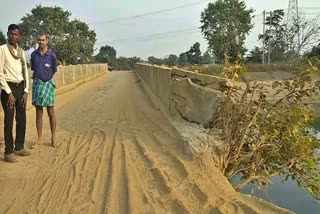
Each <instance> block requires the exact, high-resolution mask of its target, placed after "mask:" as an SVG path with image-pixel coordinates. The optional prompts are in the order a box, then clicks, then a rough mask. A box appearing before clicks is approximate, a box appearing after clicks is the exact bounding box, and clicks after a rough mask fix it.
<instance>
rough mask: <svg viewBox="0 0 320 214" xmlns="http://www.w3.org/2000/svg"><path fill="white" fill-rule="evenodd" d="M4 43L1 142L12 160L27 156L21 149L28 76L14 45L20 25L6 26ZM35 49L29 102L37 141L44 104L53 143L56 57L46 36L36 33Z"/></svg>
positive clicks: (0, 76)
mask: <svg viewBox="0 0 320 214" xmlns="http://www.w3.org/2000/svg"><path fill="white" fill-rule="evenodd" d="M7 35H8V43H7V44H5V45H2V46H0V87H1V89H2V91H1V103H2V107H3V111H4V141H5V153H4V160H5V161H6V162H11V163H12V162H16V161H17V159H16V157H15V155H20V156H29V155H30V154H31V153H30V152H29V151H28V150H27V149H25V146H24V143H25V134H26V105H27V98H28V90H29V76H28V71H27V63H26V58H25V54H24V51H23V50H22V49H21V47H20V46H19V45H18V42H19V40H20V28H19V26H18V25H15V24H11V25H9V27H8V33H7ZM38 44H39V49H37V50H35V51H34V52H33V53H32V55H31V69H32V70H33V71H34V74H33V86H32V104H33V105H35V107H36V126H37V133H38V140H37V142H36V143H35V144H34V145H33V146H32V148H35V147H36V146H37V145H39V144H40V143H41V142H42V115H43V107H47V112H48V115H49V120H50V128H51V144H52V146H55V129H56V118H55V113H54V104H55V85H54V83H53V81H52V78H53V76H54V74H55V72H56V71H57V57H56V55H55V54H54V53H53V52H52V51H51V49H49V47H48V36H47V34H45V33H39V35H38ZM14 114H16V138H15V141H14V140H13V135H12V129H13V118H14Z"/></svg>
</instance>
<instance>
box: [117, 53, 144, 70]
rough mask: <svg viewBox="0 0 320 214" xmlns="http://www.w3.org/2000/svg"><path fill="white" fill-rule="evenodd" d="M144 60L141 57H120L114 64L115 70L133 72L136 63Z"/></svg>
mask: <svg viewBox="0 0 320 214" xmlns="http://www.w3.org/2000/svg"><path fill="white" fill-rule="evenodd" d="M141 61H142V60H141V59H140V58H139V57H136V56H134V57H129V58H127V57H119V58H117V59H116V60H115V61H114V63H113V66H114V69H115V70H133V69H134V68H135V65H136V63H138V62H141Z"/></svg>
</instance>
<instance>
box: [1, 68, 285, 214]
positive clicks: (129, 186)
mask: <svg viewBox="0 0 320 214" xmlns="http://www.w3.org/2000/svg"><path fill="white" fill-rule="evenodd" d="M56 114H57V120H58V130H57V131H58V132H57V133H58V137H57V138H58V139H57V141H58V144H59V147H58V148H51V147H49V139H50V132H49V125H48V122H47V117H45V121H46V122H45V123H44V126H45V132H44V134H45V137H46V142H45V144H44V145H43V146H41V147H40V148H39V149H37V150H36V151H35V152H34V153H33V155H32V156H31V157H27V158H20V159H19V162H18V163H16V164H7V163H4V162H3V159H1V161H0V213H13V214H16V213H49V214H52V213H286V212H285V211H283V210H280V209H277V208H275V207H273V206H271V205H270V204H268V203H265V202H262V201H260V200H257V199H253V198H251V197H246V196H242V195H240V194H238V193H236V192H235V191H234V190H233V189H232V187H231V186H230V185H229V183H228V182H227V180H226V179H225V178H224V177H223V176H221V174H220V173H219V172H218V171H217V170H216V169H215V168H214V167H213V163H212V162H211V159H210V158H208V157H206V156H205V155H203V156H199V157H193V158H192V157H191V153H190V151H189V148H188V147H186V146H185V145H184V143H183V139H182V138H181V137H180V135H179V133H178V132H177V131H176V129H175V128H174V127H173V126H172V125H171V124H170V122H169V121H168V119H167V118H166V117H164V116H163V114H161V112H160V111H159V110H157V108H155V107H154V106H153V105H152V103H151V102H150V101H149V99H148V98H147V96H146V95H145V93H144V91H143V89H142V87H141V82H140V81H139V80H138V78H137V76H136V75H135V74H134V73H133V72H114V73H111V74H109V75H108V76H107V75H104V76H102V77H100V78H99V79H97V80H94V81H92V82H90V83H87V84H84V85H82V86H80V87H79V88H77V89H76V90H73V91H71V92H68V93H65V94H62V95H59V96H58V97H57V106H56ZM34 118H35V115H34V110H31V111H29V112H28V119H29V120H28V130H27V133H28V135H27V144H28V145H30V143H31V142H33V141H34V140H35V138H36V135H35V127H34ZM2 152H3V148H2V151H1V156H2V154H3V153H2Z"/></svg>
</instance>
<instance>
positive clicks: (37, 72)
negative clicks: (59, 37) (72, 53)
mask: <svg viewBox="0 0 320 214" xmlns="http://www.w3.org/2000/svg"><path fill="white" fill-rule="evenodd" d="M31 70H33V71H34V72H33V78H37V79H40V80H42V81H44V82H46V81H49V80H51V79H52V77H53V75H54V73H55V72H57V56H56V54H55V53H54V52H53V51H52V50H51V49H49V50H48V51H47V52H46V53H45V55H43V56H41V54H40V51H39V49H37V50H35V51H33V52H32V54H31Z"/></svg>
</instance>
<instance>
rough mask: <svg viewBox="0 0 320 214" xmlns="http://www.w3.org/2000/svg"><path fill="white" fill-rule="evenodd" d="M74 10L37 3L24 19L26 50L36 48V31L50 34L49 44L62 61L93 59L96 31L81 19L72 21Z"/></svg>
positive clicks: (76, 61) (77, 61)
mask: <svg viewBox="0 0 320 214" xmlns="http://www.w3.org/2000/svg"><path fill="white" fill-rule="evenodd" d="M70 16H71V12H69V11H64V10H63V9H62V8H61V7H56V6H55V7H43V6H41V5H37V6H36V7H35V8H33V9H32V10H31V13H30V14H27V15H26V16H24V17H22V18H21V24H20V27H21V32H22V41H21V44H22V46H23V47H24V48H25V50H29V49H31V48H36V44H37V33H38V32H39V31H45V32H47V33H49V35H50V46H51V47H52V48H53V49H54V50H55V51H56V53H57V57H58V60H59V61H60V62H61V63H62V64H77V63H88V62H90V61H91V60H92V54H93V47H94V43H95V41H96V33H95V32H94V31H93V30H90V29H89V26H88V25H87V24H86V23H84V22H81V21H79V20H73V21H70Z"/></svg>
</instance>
